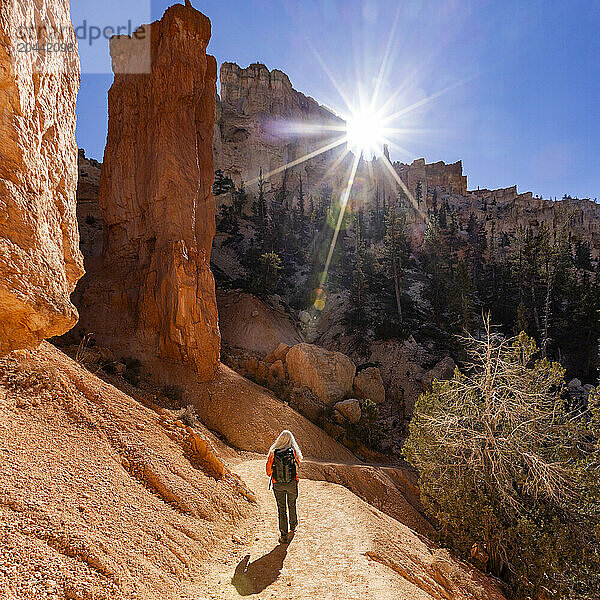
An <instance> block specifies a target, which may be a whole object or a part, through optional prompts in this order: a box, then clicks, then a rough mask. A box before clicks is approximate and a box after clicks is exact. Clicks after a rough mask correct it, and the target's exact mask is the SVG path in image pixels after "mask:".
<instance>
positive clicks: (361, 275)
mask: <svg viewBox="0 0 600 600" xmlns="http://www.w3.org/2000/svg"><path fill="white" fill-rule="evenodd" d="M362 228H363V217H362V211H359V212H358V214H357V215H356V219H355V220H354V237H355V242H354V264H353V267H352V285H351V289H350V298H351V304H352V308H351V320H352V322H354V323H355V324H357V325H363V324H364V323H365V322H366V312H365V307H366V302H367V298H368V286H367V277H366V275H365V255H366V247H365V243H364V240H363V234H362Z"/></svg>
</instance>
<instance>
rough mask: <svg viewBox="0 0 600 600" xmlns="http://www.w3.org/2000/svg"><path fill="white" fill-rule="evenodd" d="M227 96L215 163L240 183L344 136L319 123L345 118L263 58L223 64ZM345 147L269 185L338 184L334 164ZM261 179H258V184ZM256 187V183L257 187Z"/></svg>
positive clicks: (219, 116)
mask: <svg viewBox="0 0 600 600" xmlns="http://www.w3.org/2000/svg"><path fill="white" fill-rule="evenodd" d="M220 81H221V98H220V100H219V101H218V102H217V113H216V126H215V138H214V156H215V168H216V169H221V170H222V171H223V172H224V173H225V174H226V175H228V176H229V177H231V178H232V179H233V181H234V182H235V183H236V185H238V186H239V185H240V184H241V182H242V181H244V182H245V183H248V182H252V181H254V180H256V179H257V178H258V176H259V174H260V170H261V169H262V171H263V175H267V174H268V173H270V172H272V171H275V170H277V169H280V168H281V167H283V166H284V165H287V164H289V163H293V162H294V161H296V160H298V159H300V158H301V157H303V156H305V155H307V154H310V153H312V152H314V151H315V150H317V149H319V148H322V147H324V146H327V145H331V144H332V142H333V141H334V140H336V139H339V138H341V137H342V136H343V131H337V130H333V131H332V130H331V129H329V130H324V131H317V130H315V126H324V127H329V128H331V127H333V128H340V129H341V128H343V126H344V121H343V120H342V119H340V118H339V117H337V116H336V115H334V114H333V113H332V112H331V111H330V110H329V109H327V108H325V107H323V106H321V105H320V104H319V103H318V102H316V101H315V100H313V99H312V98H309V97H307V96H305V95H304V94H302V93H301V92H298V91H296V90H295V89H294V88H293V87H292V84H291V83H290V80H289V78H288V76H287V75H286V74H285V73H283V72H282V71H279V70H277V69H273V70H272V71H269V70H268V69H267V67H265V65H262V64H260V63H254V64H251V65H250V66H249V67H247V68H246V69H242V68H240V67H239V66H238V65H236V64H234V63H228V62H225V63H223V64H222V65H221V71H220ZM341 148H343V146H338V147H337V148H332V149H331V150H329V151H327V152H325V153H323V154H320V155H319V156H315V157H314V158H312V159H311V160H309V161H307V162H303V163H301V164H298V165H297V166H292V167H290V168H289V169H288V171H287V173H286V172H285V171H284V170H281V171H280V172H278V173H276V174H274V175H272V176H271V177H268V178H267V177H266V178H265V179H266V190H267V191H271V190H277V189H278V188H279V187H281V185H282V184H283V182H284V179H285V185H286V188H287V189H288V190H290V191H295V190H296V189H297V188H298V187H299V180H300V178H302V180H303V189H304V191H305V192H310V191H311V190H312V189H313V188H316V187H318V186H320V185H321V184H322V183H324V182H329V183H330V184H332V185H333V187H336V186H338V185H340V184H341V183H338V179H337V174H336V173H328V169H329V167H330V166H331V165H332V164H333V162H334V161H335V159H336V158H337V157H339V156H340V154H341ZM342 171H343V170H340V172H342ZM255 184H256V182H255V183H254V185H255ZM253 191H255V189H253Z"/></svg>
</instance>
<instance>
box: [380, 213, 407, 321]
mask: <svg viewBox="0 0 600 600" xmlns="http://www.w3.org/2000/svg"><path fill="white" fill-rule="evenodd" d="M404 228H405V222H404V216H403V215H402V214H401V213H400V212H399V211H398V210H396V209H395V208H390V209H389V210H388V213H387V215H386V219H385V237H384V241H383V243H384V262H385V267H386V271H387V273H388V275H389V277H390V278H391V280H392V282H393V284H394V298H395V301H396V314H397V318H398V322H399V323H402V322H403V321H404V315H403V311H402V279H403V275H404V266H405V262H406V258H407V255H408V243H407V240H406V234H405V231H404Z"/></svg>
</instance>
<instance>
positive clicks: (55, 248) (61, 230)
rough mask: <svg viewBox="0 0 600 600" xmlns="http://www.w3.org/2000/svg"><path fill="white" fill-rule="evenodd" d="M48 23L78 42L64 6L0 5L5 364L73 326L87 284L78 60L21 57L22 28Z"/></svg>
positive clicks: (46, 1)
mask: <svg viewBox="0 0 600 600" xmlns="http://www.w3.org/2000/svg"><path fill="white" fill-rule="evenodd" d="M42 18H44V19H49V20H51V21H52V22H54V23H55V24H56V25H57V26H60V27H63V28H64V31H65V32H67V33H66V35H68V36H69V37H70V40H66V41H67V42H71V43H73V42H74V41H75V33H74V31H73V28H72V26H71V22H70V19H69V3H68V1H67V0H58V1H55V2H51V1H50V0H35V1H27V2H19V3H9V2H3V3H2V5H0V42H1V44H0V106H1V107H2V110H1V111H0V355H3V354H6V353H7V352H9V351H10V350H12V349H14V348H33V347H35V346H37V345H38V344H39V343H40V342H41V341H42V340H43V339H44V338H47V337H50V336H53V335H59V334H61V333H64V332H65V331H67V330H68V329H70V328H71V327H72V326H73V325H74V324H75V323H76V321H77V310H76V309H75V307H74V306H73V304H71V302H70V300H69V295H70V294H71V292H72V291H73V288H74V287H75V284H76V282H77V280H78V279H79V278H80V277H81V275H82V274H83V259H82V256H81V253H80V252H79V233H78V230H77V221H76V219H75V189H76V187H77V147H76V144H75V101H76V99H77V92H78V90H79V58H78V55H77V52H73V53H66V55H65V57H64V58H62V57H61V58H60V59H59V58H57V57H55V56H52V55H50V54H48V55H44V56H38V55H37V54H35V53H27V52H19V53H17V52H16V51H15V50H16V43H17V39H16V34H15V32H16V31H17V29H18V27H19V26H21V25H22V24H23V23H28V22H31V23H35V22H39V20H40V19H42Z"/></svg>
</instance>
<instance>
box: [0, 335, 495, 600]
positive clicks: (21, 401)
mask: <svg viewBox="0 0 600 600" xmlns="http://www.w3.org/2000/svg"><path fill="white" fill-rule="evenodd" d="M236 382H239V379H238V378H237V377H233V376H232V375H231V373H228V372H225V374H224V376H222V377H220V378H219V379H218V380H217V382H216V384H215V385H216V387H217V388H219V389H218V390H216V389H215V387H213V388H212V389H211V390H208V391H210V392H211V393H210V394H208V395H207V397H208V398H209V400H210V406H208V407H205V409H206V411H207V413H209V412H210V413H211V418H210V422H211V426H213V427H215V428H216V426H219V427H223V428H227V430H228V432H229V436H231V437H235V438H236V439H238V440H241V441H242V442H244V443H246V444H248V445H257V446H259V447H261V446H262V445H263V444H265V443H267V441H268V440H270V439H272V435H273V432H274V431H278V430H280V429H281V428H283V426H284V425H286V424H293V425H295V426H297V428H298V432H299V434H300V435H299V437H300V439H301V440H302V441H303V443H304V444H305V446H306V447H307V448H313V449H314V450H315V451H316V454H317V455H318V456H319V457H320V458H321V460H312V461H306V463H304V464H303V467H302V469H301V476H302V477H303V479H302V480H301V482H300V486H301V488H300V489H301V493H300V500H299V514H300V527H299V530H298V533H297V536H296V539H295V540H294V541H293V542H292V544H290V546H289V547H284V546H280V545H278V544H277V541H276V540H277V537H278V532H277V524H276V510H275V502H274V499H273V496H272V492H270V491H268V490H267V489H266V488H267V478H266V476H265V475H264V474H263V468H264V456H260V455H256V454H253V455H251V454H247V453H246V454H244V453H243V452H239V450H235V449H232V448H230V447H227V446H226V445H225V444H224V443H223V442H222V441H220V440H218V439H217V438H216V437H215V436H214V435H213V434H212V433H211V432H210V431H208V430H207V429H206V427H205V426H204V425H201V424H198V425H197V426H195V427H193V428H191V427H189V426H186V425H184V424H183V423H182V422H181V421H180V420H178V419H176V418H175V417H174V416H173V415H172V414H171V413H169V412H168V411H166V410H164V409H161V408H159V407H157V406H155V405H153V404H152V402H151V401H149V400H148V398H144V397H143V394H142V393H140V392H136V391H135V390H134V389H133V388H132V389H131V390H130V393H132V394H134V395H135V399H134V397H132V396H129V395H127V394H125V393H123V392H122V391H119V390H118V389H116V388H115V387H113V386H112V385H110V384H108V383H106V382H104V381H102V380H100V379H98V378H97V377H96V376H95V375H93V374H92V373H90V372H89V371H87V370H86V369H84V368H82V367H81V366H80V365H79V364H77V363H76V362H74V361H72V360H71V359H69V358H68V357H67V356H65V355H64V354H62V353H61V352H59V351H58V350H56V349H55V348H53V347H52V346H50V345H49V344H47V343H44V344H42V346H41V347H40V349H38V350H36V351H33V352H29V351H19V352H14V353H12V354H10V355H9V356H8V357H5V358H3V359H0V598H2V599H3V600H4V599H5V598H6V599H7V600H32V599H35V600H50V599H52V600H67V599H68V600H92V599H93V600H129V599H131V600H133V599H135V600H192V599H193V600H203V599H205V598H209V597H210V598H213V599H214V598H220V599H228V600H231V599H232V598H237V597H240V596H254V597H256V598H262V599H263V600H265V599H267V598H277V599H280V598H282V599H283V598H288V599H295V598H298V599H300V598H302V599H303V600H304V599H306V598H314V599H319V600H320V599H327V598H332V599H333V598H336V599H338V598H339V599H340V600H350V599H354V598H356V599H359V598H360V599H368V598H373V599H375V598H377V599H384V600H385V599H388V598H389V599H403V598H406V599H409V598H410V599H415V600H420V599H421V598H435V599H442V598H443V599H446V600H483V599H484V598H485V599H486V600H501V598H502V596H501V595H500V594H499V592H498V590H497V589H496V588H495V586H494V585H493V584H492V583H491V581H490V580H489V579H488V578H486V577H485V576H483V575H482V574H480V573H479V572H477V571H475V570H474V569H472V568H471V567H470V566H469V565H466V564H464V563H461V562H459V561H457V560H456V559H455V558H453V557H452V556H451V555H450V554H449V553H447V552H446V551H443V550H440V549H437V548H436V547H435V546H434V545H433V544H431V543H430V542H428V541H427V540H426V538H424V537H422V536H421V535H420V534H418V533H415V530H420V531H425V530H427V529H428V525H427V524H426V522H425V521H424V519H423V517H422V516H421V515H420V513H419V512H418V510H417V509H416V508H415V506H414V504H415V502H416V501H415V498H411V496H413V495H414V490H412V486H411V483H410V481H408V480H406V481H405V480H404V479H403V473H402V471H401V470H394V469H389V468H382V467H375V466H371V465H365V464H363V463H358V462H356V461H355V460H354V462H353V459H352V457H351V455H350V454H349V452H348V451H347V450H346V449H345V448H343V447H341V446H339V445H338V444H336V443H335V442H334V441H333V440H331V439H330V438H328V437H327V436H326V434H325V433H324V432H322V431H321V430H319V429H318V428H317V427H315V426H314V425H312V424H311V423H308V422H307V421H306V420H304V419H302V418H301V417H300V416H299V415H296V413H294V412H293V411H292V410H291V409H290V408H289V407H286V406H285V405H282V404H281V403H280V402H279V401H277V400H276V399H274V398H273V397H272V396H269V395H268V394H265V393H264V392H263V391H261V388H258V386H252V385H251V386H244V385H240V386H238V387H236ZM236 390H237V391H238V392H241V397H240V395H237V396H236V395H235V393H236ZM236 399H238V403H237V404H235V400H236ZM236 410H237V412H242V411H246V410H247V411H250V414H248V415H246V417H245V418H244V414H243V412H242V414H241V416H238V415H236V414H235V413H236ZM265 415H266V416H265ZM222 418H225V419H227V423H222V422H220V419H222ZM230 418H231V421H233V424H234V426H235V424H236V423H239V424H240V427H241V426H242V424H243V423H244V422H247V421H250V422H252V423H255V424H257V426H258V425H259V424H262V428H261V429H259V431H258V435H256V436H255V437H254V439H252V431H253V430H252V427H250V428H245V429H242V430H240V431H237V432H236V431H234V429H233V428H232V423H231V422H230V421H229V420H228V419H230ZM229 436H227V437H229ZM244 440H246V441H244ZM258 456H260V458H258ZM223 458H226V459H227V460H228V461H229V462H230V464H232V465H234V466H232V467H227V466H226V465H225V464H224V462H223ZM308 477H310V478H314V479H316V480H312V479H308ZM242 479H243V480H242ZM332 481H334V482H336V483H331V482H332ZM394 482H396V485H394ZM338 483H341V484H343V485H338ZM344 486H345V487H344ZM351 490H353V491H355V492H356V494H358V495H360V496H361V497H362V498H366V499H367V500H369V502H370V503H367V502H365V501H364V500H362V499H361V498H359V496H358V495H356V494H355V493H353V491H351ZM374 505H375V506H377V507H378V508H375V506H374ZM379 508H381V509H382V510H384V511H385V512H386V513H388V514H385V513H384V512H382V511H381V510H379ZM390 514H393V515H394V516H395V517H396V518H392V516H390ZM400 521H402V522H403V523H406V524H402V523H401V522H400ZM408 525H410V527H411V528H412V529H411V528H409V526H408ZM245 557H247V558H245ZM255 592H256V593H255Z"/></svg>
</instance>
